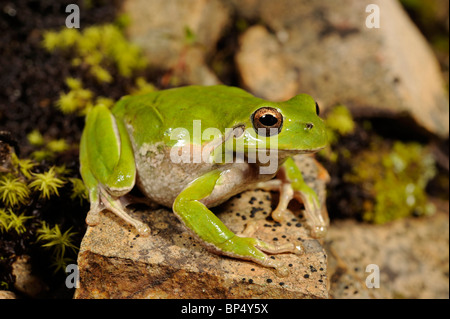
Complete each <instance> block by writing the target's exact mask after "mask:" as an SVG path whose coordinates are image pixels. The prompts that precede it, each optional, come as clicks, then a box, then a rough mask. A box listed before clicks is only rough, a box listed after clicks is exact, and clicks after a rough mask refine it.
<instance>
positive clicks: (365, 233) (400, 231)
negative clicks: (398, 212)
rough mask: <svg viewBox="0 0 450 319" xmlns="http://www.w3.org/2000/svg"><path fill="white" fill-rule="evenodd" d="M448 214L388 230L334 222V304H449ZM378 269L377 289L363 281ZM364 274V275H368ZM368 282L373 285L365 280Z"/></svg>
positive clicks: (331, 267)
mask: <svg viewBox="0 0 450 319" xmlns="http://www.w3.org/2000/svg"><path fill="white" fill-rule="evenodd" d="M446 205H447V209H446V210H447V211H446V212H442V210H441V212H440V213H437V214H436V215H434V216H431V217H422V218H409V219H403V220H398V221H395V222H392V223H389V224H386V225H379V226H376V225H368V224H361V223H357V222H355V221H342V222H336V223H334V224H333V225H332V227H331V229H330V232H329V236H328V238H327V244H326V248H327V251H328V252H329V264H328V266H329V278H330V296H331V297H332V298H336V299H341V298H345V299H348V298H357V299H360V298H383V299H391V298H413V299H419V298H420V299H421V298H426V299H428V298H431V299H435V298H443V299H444V298H445V299H448V298H449V286H448V283H449V278H448V273H449V251H448V240H449V218H448V202H447V203H446ZM368 265H377V266H378V268H379V275H380V276H379V279H380V280H379V288H368V287H367V286H366V279H367V277H368V276H369V275H371V274H374V270H373V268H370V267H373V266H370V267H369V268H368V269H366V267H367V266H368ZM366 271H367V272H366ZM369 282H374V281H372V280H371V279H370V278H369Z"/></svg>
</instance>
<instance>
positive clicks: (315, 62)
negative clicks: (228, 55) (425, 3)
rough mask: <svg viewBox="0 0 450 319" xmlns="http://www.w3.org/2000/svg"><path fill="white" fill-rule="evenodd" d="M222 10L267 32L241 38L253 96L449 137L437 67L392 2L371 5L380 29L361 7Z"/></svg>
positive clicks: (286, 5)
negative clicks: (306, 97)
mask: <svg viewBox="0 0 450 319" xmlns="http://www.w3.org/2000/svg"><path fill="white" fill-rule="evenodd" d="M228 3H230V4H232V5H233V6H234V7H235V10H236V11H237V12H238V14H239V15H241V16H244V17H246V18H248V19H252V20H259V21H261V22H262V24H264V25H266V26H268V27H269V28H270V30H271V33H269V32H268V29H265V27H262V26H261V25H258V26H254V27H251V28H249V29H248V30H247V31H246V32H245V33H244V34H243V35H242V36H241V41H240V42H241V49H240V52H239V54H238V57H237V59H236V62H237V66H238V69H239V72H240V74H241V77H242V83H243V84H244V85H245V86H246V87H248V88H249V89H250V90H251V91H252V92H253V93H255V94H257V95H259V96H261V97H263V98H266V99H272V100H277V99H280V98H282V99H287V98H289V97H290V94H291V92H292V91H295V90H297V91H298V92H297V93H300V92H303V93H308V94H311V95H312V96H314V97H315V98H316V99H317V100H318V101H319V104H321V106H322V107H323V109H326V108H328V107H331V106H334V105H337V104H345V105H347V106H348V107H349V108H351V109H352V111H353V112H354V114H355V115H356V116H373V115H375V116H389V117H397V118H402V117H405V116H407V117H410V118H412V119H413V120H414V121H415V122H416V123H417V124H418V126H419V127H422V128H423V129H426V130H428V131H429V132H431V133H433V134H436V135H438V136H440V137H443V138H445V137H446V136H447V135H448V133H449V107H448V94H447V92H446V90H445V89H444V86H445V85H444V81H443V79H442V75H441V72H440V69H439V65H438V62H437V60H436V58H435V56H434V55H433V52H432V50H431V49H430V48H429V46H428V44H427V43H426V41H425V39H424V38H423V36H422V35H421V34H420V32H419V31H418V30H417V28H416V27H415V26H414V25H413V23H412V21H411V20H410V19H409V18H408V16H407V15H406V13H405V12H404V11H403V9H402V8H401V6H400V4H399V3H398V2H397V1H393V0H374V1H372V2H371V4H376V5H378V6H379V7H380V17H381V20H380V23H381V24H380V26H381V27H380V28H379V29H377V28H373V29H369V28H367V27H366V25H365V22H366V18H367V17H368V15H369V13H367V12H366V5H367V3H365V2H361V1H358V0H346V1H345V2H344V1H326V0H319V1H314V2H311V1H307V0H280V1H271V0H243V1H237V0H229V1H228ZM344 3H345V5H344ZM281 83H282V84H281ZM280 87H281V88H280Z"/></svg>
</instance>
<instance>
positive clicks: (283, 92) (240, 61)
mask: <svg viewBox="0 0 450 319" xmlns="http://www.w3.org/2000/svg"><path fill="white" fill-rule="evenodd" d="M262 44H263V45H262ZM255 48H257V49H256V50H255ZM236 64H237V65H238V66H239V71H240V75H241V79H242V86H243V87H244V88H245V89H247V90H249V91H250V92H252V93H253V94H255V95H257V96H262V97H267V98H269V99H271V100H273V101H285V100H288V99H290V98H291V97H293V96H294V95H295V94H296V93H297V92H298V89H299V88H298V77H299V74H298V71H297V70H296V69H295V68H291V67H290V65H288V63H287V61H286V59H284V55H283V51H282V46H281V44H280V43H279V42H278V40H277V38H276V36H274V35H272V34H270V33H269V31H267V29H266V28H264V27H263V26H260V25H258V26H254V27H251V28H250V29H249V30H247V32H245V33H244V35H243V36H242V37H241V38H240V50H239V52H238V53H237V54H236ZM274 79H276V81H274Z"/></svg>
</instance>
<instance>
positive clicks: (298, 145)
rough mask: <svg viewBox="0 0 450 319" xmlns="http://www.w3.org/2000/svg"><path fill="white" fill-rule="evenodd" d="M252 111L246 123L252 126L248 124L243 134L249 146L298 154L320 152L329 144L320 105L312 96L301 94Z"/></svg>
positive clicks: (248, 147)
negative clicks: (320, 115) (320, 114)
mask: <svg viewBox="0 0 450 319" xmlns="http://www.w3.org/2000/svg"><path fill="white" fill-rule="evenodd" d="M252 111H253V113H252V114H251V116H250V119H249V122H248V124H247V125H248V126H250V127H251V129H250V127H248V129H247V130H246V134H244V135H245V137H244V139H245V142H244V143H245V146H246V147H247V149H255V148H256V149H261V148H270V149H277V150H278V151H282V153H291V154H296V153H297V154H298V153H313V152H317V151H318V150H320V149H322V148H324V147H325V146H326V145H327V133H326V129H325V124H324V122H323V121H322V119H321V118H320V117H319V106H318V104H317V103H316V101H315V100H314V99H313V98H312V97H310V96H309V95H306V94H300V95H297V96H295V97H293V98H292V99H290V100H288V101H286V102H281V103H274V102H264V103H262V104H260V105H257V106H255V107H254V109H253V110H252ZM261 145H263V147H261ZM264 145H269V146H268V147H266V146H264Z"/></svg>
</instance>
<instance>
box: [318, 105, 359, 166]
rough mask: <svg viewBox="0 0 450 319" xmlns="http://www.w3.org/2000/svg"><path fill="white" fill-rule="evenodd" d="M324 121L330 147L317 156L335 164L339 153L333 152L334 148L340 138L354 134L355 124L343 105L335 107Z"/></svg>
mask: <svg viewBox="0 0 450 319" xmlns="http://www.w3.org/2000/svg"><path fill="white" fill-rule="evenodd" d="M324 121H325V125H326V127H327V135H328V143H329V144H330V147H326V148H324V149H323V150H321V151H320V152H319V156H321V157H323V158H325V159H327V160H329V161H330V162H332V163H336V162H337V161H338V160H339V153H338V152H336V151H335V150H334V146H335V145H337V144H338V143H339V139H340V138H341V137H343V136H347V135H351V134H353V133H354V132H355V128H356V123H355V121H354V120H353V116H352V114H351V113H350V111H349V109H348V108H347V107H346V106H344V105H338V106H335V107H334V108H333V109H332V110H331V111H330V112H328V114H327V115H326V117H325V119H324ZM341 155H346V154H341ZM344 157H346V156H344Z"/></svg>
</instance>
